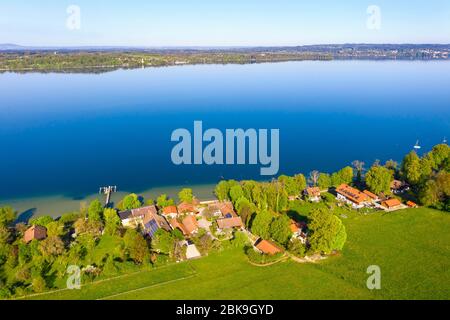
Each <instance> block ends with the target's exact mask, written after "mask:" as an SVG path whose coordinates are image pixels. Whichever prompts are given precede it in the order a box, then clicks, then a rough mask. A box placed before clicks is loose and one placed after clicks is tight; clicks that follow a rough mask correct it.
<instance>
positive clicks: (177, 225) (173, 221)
mask: <svg viewBox="0 0 450 320" xmlns="http://www.w3.org/2000/svg"><path fill="white" fill-rule="evenodd" d="M169 224H170V226H171V227H172V229H173V230H175V229H178V230H180V231H181V232H182V233H183V234H184V235H185V236H187V235H188V232H187V230H186V229H185V228H184V226H183V225H182V224H181V223H179V222H178V220H177V219H170V220H169Z"/></svg>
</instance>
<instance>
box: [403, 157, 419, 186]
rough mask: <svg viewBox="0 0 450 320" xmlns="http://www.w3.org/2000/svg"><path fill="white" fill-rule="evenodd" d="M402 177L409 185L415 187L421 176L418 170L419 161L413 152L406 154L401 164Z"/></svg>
mask: <svg viewBox="0 0 450 320" xmlns="http://www.w3.org/2000/svg"><path fill="white" fill-rule="evenodd" d="M402 172H403V176H404V178H405V179H406V181H408V182H409V183H410V184H412V185H415V184H417V183H418V182H419V181H420V178H421V176H422V174H421V170H420V159H419V156H418V155H417V153H416V152H415V151H411V152H410V153H408V154H407V155H406V156H405V158H404V159H403V162H402Z"/></svg>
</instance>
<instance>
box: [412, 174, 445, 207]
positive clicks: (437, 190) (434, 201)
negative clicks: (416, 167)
mask: <svg viewBox="0 0 450 320" xmlns="http://www.w3.org/2000/svg"><path fill="white" fill-rule="evenodd" d="M449 198H450V173H449V172H446V171H440V172H439V173H438V174H437V175H436V176H435V177H433V178H432V179H430V180H428V181H427V182H426V183H425V185H424V186H423V187H422V189H421V191H420V193H419V200H420V202H421V203H422V204H423V205H425V206H433V207H436V208H438V209H444V210H448V209H449V208H448V207H447V204H448V202H449Z"/></svg>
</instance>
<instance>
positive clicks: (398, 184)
mask: <svg viewBox="0 0 450 320" xmlns="http://www.w3.org/2000/svg"><path fill="white" fill-rule="evenodd" d="M408 190H409V184H407V183H406V182H404V181H400V180H394V181H392V182H391V192H392V193H393V194H399V193H403V192H405V191H408Z"/></svg>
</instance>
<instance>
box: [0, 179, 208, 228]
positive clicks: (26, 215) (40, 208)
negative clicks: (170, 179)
mask: <svg viewBox="0 0 450 320" xmlns="http://www.w3.org/2000/svg"><path fill="white" fill-rule="evenodd" d="M215 186H216V183H211V184H197V185H186V186H182V185H177V186H162V187H152V188H149V189H146V190H144V191H141V192H135V193H136V194H137V195H139V196H142V197H144V201H146V200H148V199H153V200H156V197H158V196H159V195H161V194H167V195H168V196H169V197H170V198H174V199H177V197H178V192H179V191H180V190H181V189H182V188H184V187H189V188H192V190H193V193H194V195H195V196H196V197H197V198H198V199H200V200H202V201H205V200H211V199H214V198H215V197H214V194H213V191H214V188H215ZM130 193H133V192H132V191H118V192H117V193H113V194H112V195H111V202H113V203H117V202H119V201H120V200H122V199H123V197H124V196H126V195H128V194H130ZM94 199H99V200H100V201H101V202H102V203H103V202H104V201H105V197H104V196H103V195H101V194H98V193H97V194H90V195H88V196H86V197H84V198H82V199H74V198H71V197H68V196H64V195H45V196H44V195H43V196H30V197H24V198H14V199H5V200H0V207H2V206H11V207H12V208H13V209H14V210H16V211H17V221H19V222H20V221H23V220H28V219H30V218H31V217H39V216H44V215H50V216H51V217H53V218H58V217H59V216H61V215H62V214H65V213H69V212H74V211H78V210H79V209H80V205H81V203H89V202H90V201H92V200H94Z"/></svg>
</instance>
